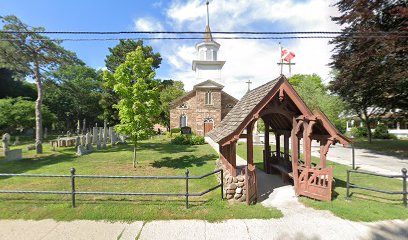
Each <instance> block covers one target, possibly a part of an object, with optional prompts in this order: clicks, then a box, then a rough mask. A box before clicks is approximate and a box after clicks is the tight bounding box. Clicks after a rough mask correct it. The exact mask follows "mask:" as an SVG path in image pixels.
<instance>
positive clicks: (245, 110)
mask: <svg viewBox="0 0 408 240" xmlns="http://www.w3.org/2000/svg"><path fill="white" fill-rule="evenodd" d="M282 85H284V86H282ZM281 87H286V88H284V90H285V91H287V92H286V93H291V94H290V98H291V99H292V100H296V101H295V102H296V106H297V107H298V108H299V109H302V112H303V114H305V115H313V116H315V117H316V118H317V120H318V123H319V125H320V126H322V127H323V128H324V129H325V130H326V132H327V133H328V134H329V135H330V136H332V137H334V138H335V139H336V141H337V142H340V143H341V144H347V143H350V139H348V138H347V137H345V136H344V135H342V134H341V133H340V132H339V131H338V130H337V129H336V128H335V127H334V125H333V124H332V123H331V122H330V121H329V120H328V118H327V117H326V115H324V114H323V113H322V112H320V111H315V112H314V113H312V112H311V111H310V109H309V108H308V107H307V106H306V104H305V103H304V102H303V100H302V99H301V98H300V97H299V95H298V94H297V93H296V91H295V90H294V89H293V87H292V86H291V85H290V84H289V82H288V81H287V79H286V78H285V76H283V75H280V76H279V77H278V78H276V79H274V80H272V81H270V82H267V83H265V84H264V85H262V86H259V87H257V88H255V89H253V90H251V91H249V92H247V93H246V94H245V95H244V96H243V97H242V99H241V100H240V101H239V102H238V103H237V104H236V105H235V106H234V108H233V109H231V111H230V112H229V113H228V114H227V116H225V118H224V119H223V120H222V121H221V123H220V124H219V125H218V126H217V127H216V128H215V129H213V130H212V131H211V132H209V133H208V136H209V137H210V138H211V139H213V140H214V141H215V142H218V143H224V142H226V141H229V140H230V139H232V138H235V136H236V135H238V134H239V133H240V131H242V130H243V129H244V127H245V126H246V125H247V124H248V123H249V122H250V121H251V120H252V119H254V117H255V116H254V115H257V114H259V112H260V111H261V110H262V108H264V107H265V106H266V104H267V103H268V101H271V99H272V97H273V96H275V95H276V94H277V93H278V92H280V90H279V89H280V88H281ZM281 90H282V89H281ZM288 97H289V96H288ZM257 117H258V116H256V118H257Z"/></svg>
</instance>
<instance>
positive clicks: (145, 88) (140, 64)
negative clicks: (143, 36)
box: [104, 47, 160, 167]
mask: <svg viewBox="0 0 408 240" xmlns="http://www.w3.org/2000/svg"><path fill="white" fill-rule="evenodd" d="M152 64H153V58H146V57H145V56H144V54H143V49H142V48H141V47H138V48H137V49H136V50H135V51H133V52H130V53H128V55H127V56H126V61H125V62H124V63H122V64H121V65H120V66H119V67H118V68H117V69H116V71H115V73H114V74H112V73H110V72H108V71H105V72H104V79H105V81H106V82H107V83H109V84H110V85H111V86H113V90H114V91H115V93H116V94H117V96H118V98H119V102H118V104H116V105H114V107H115V108H116V109H118V111H119V119H120V123H119V124H118V125H116V126H115V129H116V131H117V132H119V133H122V134H125V135H127V136H130V138H131V139H132V141H133V144H134V151H133V153H134V154H133V167H136V163H137V161H136V147H137V143H138V141H140V140H143V139H146V138H147V137H149V136H151V135H152V134H153V133H154V131H153V124H154V123H155V122H156V120H157V119H156V118H157V116H158V115H159V114H160V103H159V91H158V81H156V80H154V76H155V72H154V68H153V65H152Z"/></svg>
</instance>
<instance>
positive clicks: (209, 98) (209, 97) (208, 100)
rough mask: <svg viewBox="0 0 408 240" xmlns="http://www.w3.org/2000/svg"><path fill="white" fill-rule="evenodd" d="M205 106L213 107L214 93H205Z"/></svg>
mask: <svg viewBox="0 0 408 240" xmlns="http://www.w3.org/2000/svg"><path fill="white" fill-rule="evenodd" d="M205 104H206V105H212V92H211V91H208V92H206V93H205Z"/></svg>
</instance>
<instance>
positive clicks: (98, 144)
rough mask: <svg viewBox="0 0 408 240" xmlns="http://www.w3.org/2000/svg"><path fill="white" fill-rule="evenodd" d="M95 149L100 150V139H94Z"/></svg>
mask: <svg viewBox="0 0 408 240" xmlns="http://www.w3.org/2000/svg"><path fill="white" fill-rule="evenodd" d="M96 149H98V150H100V149H101V140H99V139H98V140H96Z"/></svg>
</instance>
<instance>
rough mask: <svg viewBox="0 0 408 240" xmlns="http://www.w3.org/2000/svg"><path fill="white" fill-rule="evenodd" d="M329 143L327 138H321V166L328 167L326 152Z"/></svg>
mask: <svg viewBox="0 0 408 240" xmlns="http://www.w3.org/2000/svg"><path fill="white" fill-rule="evenodd" d="M326 143H327V139H325V140H320V164H319V165H320V167H321V168H325V167H326V154H327V152H325V146H326Z"/></svg>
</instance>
